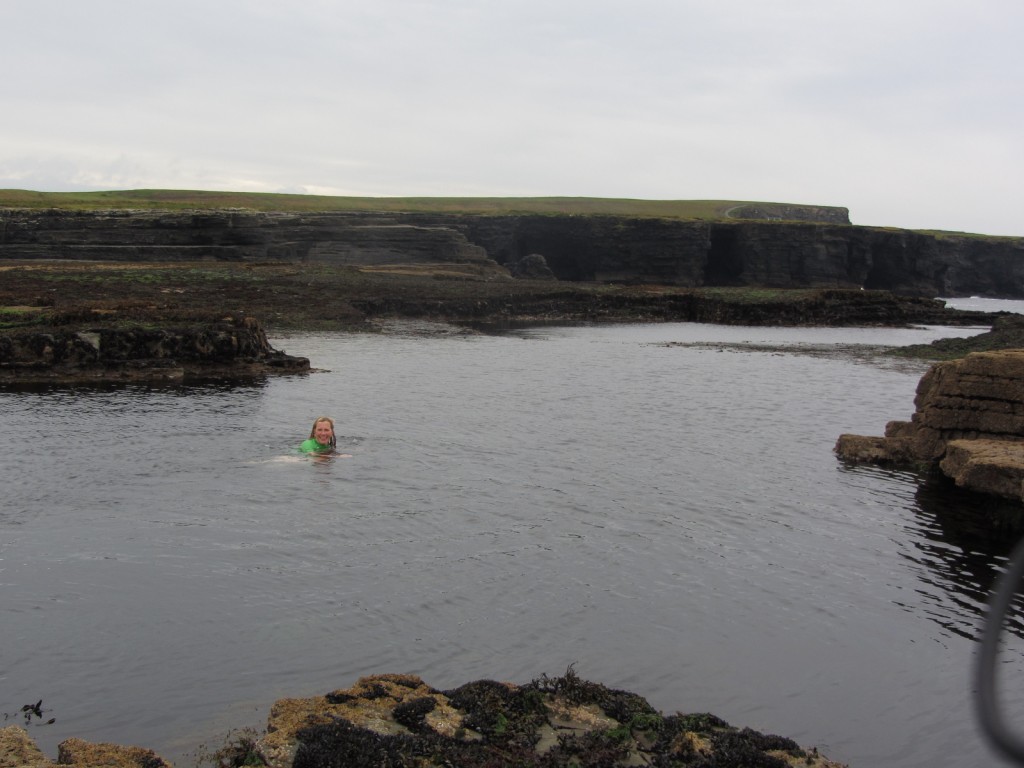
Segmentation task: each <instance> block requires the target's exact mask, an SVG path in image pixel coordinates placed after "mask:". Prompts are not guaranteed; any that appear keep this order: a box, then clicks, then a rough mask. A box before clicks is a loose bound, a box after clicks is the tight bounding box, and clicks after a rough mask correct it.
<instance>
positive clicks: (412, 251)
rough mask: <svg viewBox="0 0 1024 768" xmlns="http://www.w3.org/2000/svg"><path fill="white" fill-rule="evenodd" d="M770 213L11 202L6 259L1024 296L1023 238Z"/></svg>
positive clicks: (1, 234)
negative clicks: (290, 209)
mask: <svg viewBox="0 0 1024 768" xmlns="http://www.w3.org/2000/svg"><path fill="white" fill-rule="evenodd" d="M753 213H758V212H757V211H754V212H753ZM760 213H762V214H764V216H765V220H751V219H748V220H734V219H723V220H717V221H703V220H700V221H698V220H679V219H659V218H636V217H632V218H631V217H625V216H608V215H593V216H570V215H539V214H523V215H504V216H499V215H484V214H456V213H452V214H442V213H432V214H426V213H404V214H403V213H366V212H362V213H306V214H292V213H260V212H252V211H238V210H210V211H192V212H171V211H126V210H116V211H65V210H42V211H36V210H28V209H4V210H0V259H78V260H99V261H104V260H109V261H199V260H208V259H217V260H224V261H248V262H255V261H287V262H298V263H302V262H330V263H335V264H359V265H365V264H396V263H403V264H408V263H446V262H452V263H484V262H488V263H491V264H492V265H493V264H494V263H497V264H499V265H503V266H511V265H515V264H517V263H520V262H521V261H522V260H523V259H524V258H526V257H528V256H530V255H531V254H539V255H540V256H542V257H543V258H544V260H545V262H546V264H547V265H548V267H549V268H550V270H551V272H552V273H553V275H554V276H555V277H556V278H558V279H560V280H572V281H600V282H609V281H614V282H631V283H640V282H649V283H661V284H669V285H679V286H686V287H699V286H731V285H741V286H742V285H764V286H772V287H783V288H786V287H838V288H850V287H853V288H862V287H863V288H868V289H881V290H888V291H893V292H896V293H901V294H908V295H916V296H929V297H934V296H964V295H991V296H1004V297H1008V298H1019V297H1024V239H1022V238H1006V237H984V236H978V235H961V234H955V233H927V232H916V231H910V230H896V229H882V228H872V227H858V226H853V225H850V224H845V223H842V222H841V221H837V220H833V219H830V220H829V222H827V223H826V222H821V221H792V220H785V221H782V220H769V219H770V218H771V214H768V213H765V212H760ZM778 215H779V216H782V215H795V214H786V213H785V212H784V211H783V212H781V213H778Z"/></svg>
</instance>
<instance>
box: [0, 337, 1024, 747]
mask: <svg viewBox="0 0 1024 768" xmlns="http://www.w3.org/2000/svg"><path fill="white" fill-rule="evenodd" d="M977 332H980V331H979V330H978V329H975V330H973V331H971V330H967V329H902V330H896V331H879V330H868V329H751V328H734V327H728V328H726V327H718V326H698V325H692V324H682V325H679V324H676V325H650V326H624V327H601V328H564V329H553V328H548V329H533V330H528V331H518V332H516V333H515V334H508V335H504V336H496V337H483V336H467V335H443V334H438V335H436V336H431V337H429V338H413V337H407V336H402V335H393V336H387V335H384V336H358V335H353V336H344V335H341V336H331V335H324V336H297V337H293V338H289V339H287V340H284V344H281V343H278V344H276V345H275V346H287V348H288V350H289V352H291V353H292V354H301V355H304V356H308V357H310V358H311V359H312V360H313V361H314V365H316V366H318V367H321V368H325V369H329V372H327V373H319V374H312V375H309V376H302V377H291V378H288V379H277V378H275V379H269V380H267V381H263V382H257V383H253V384H251V385H247V386H240V387H233V386H209V387H153V388H147V387H139V386H125V387H114V388H109V387H108V388H96V389H87V390H50V391H42V392H13V393H12V392H0V431H2V432H3V434H4V435H5V437H6V438H7V439H8V440H9V444H10V445H12V446H16V447H17V450H10V451H8V455H6V456H5V460H4V463H3V465H2V468H0V487H3V488H4V494H5V497H6V501H7V504H5V505H4V506H3V508H2V510H3V511H2V512H0V597H2V600H0V647H3V648H4V649H5V654H4V657H3V661H2V663H3V664H4V666H3V668H2V669H0V691H2V692H3V693H2V696H4V697H12V698H11V700H9V701H3V702H0V709H3V710H4V711H12V710H13V709H16V708H17V707H19V706H20V705H21V704H22V703H24V702H25V701H29V700H30V699H31V700H32V701H33V702H34V701H35V700H37V699H39V698H43V699H44V700H45V703H46V705H47V706H49V707H52V708H53V710H54V713H55V714H56V716H57V718H58V721H57V723H56V724H55V725H54V726H51V727H50V728H49V729H45V730H44V729H38V730H37V731H35V732H34V733H33V735H39V737H40V740H41V742H42V743H43V746H44V748H46V749H47V751H48V752H54V751H55V744H56V742H57V741H59V740H61V739H63V738H66V737H68V736H71V735H77V736H82V737H85V738H90V739H94V740H118V741H130V742H133V743H139V744H144V745H146V746H150V747H153V748H156V749H157V750H158V751H163V752H166V753H167V754H168V755H169V756H171V757H178V758H181V756H182V755H183V753H185V752H187V751H188V750H189V749H190V748H193V747H194V746H195V745H196V744H198V743H200V742H203V741H206V742H207V743H210V741H211V740H215V739H216V738H217V737H218V736H219V735H222V734H223V733H224V732H225V731H226V730H227V729H228V728H231V727H238V726H245V725H254V724H259V723H261V722H262V721H263V720H264V719H265V717H266V712H267V708H268V707H269V705H270V703H272V702H273V700H274V699H276V698H278V697H281V696H286V695H288V696H292V695H310V694H313V693H321V692H323V691H327V690H331V689H334V688H337V687H340V686H345V685H349V684H351V683H352V682H354V680H355V679H356V678H357V677H358V676H360V675H364V674H368V673H373V672H387V671H396V672H414V673H417V674H421V675H422V676H424V678H425V679H427V680H428V682H430V683H432V684H434V685H436V686H439V687H446V686H454V685H457V684H460V683H462V682H465V681H467V680H472V679H479V678H495V679H509V680H518V681H526V680H529V679H530V678H532V677H535V676H537V675H539V674H541V673H549V674H558V673H561V672H562V671H564V669H565V668H566V667H567V666H568V665H569V664H572V663H575V664H576V665H577V670H578V671H579V672H580V674H581V675H583V676H585V677H590V678H592V679H596V680H600V681H602V682H605V683H607V684H609V685H612V686H614V687H620V688H625V689H629V690H634V691H636V692H638V693H642V694H643V695H645V696H647V697H648V698H649V699H650V700H651V702H652V704H654V705H655V706H656V707H658V708H660V709H663V710H666V711H674V710H683V711H712V712H715V713H717V714H719V715H721V716H723V717H725V718H726V719H727V720H730V721H732V722H735V723H736V724H738V725H749V726H751V727H754V728H757V729H759V730H766V731H771V732H777V733H784V734H786V735H788V736H791V737H793V738H795V739H797V740H798V741H800V742H803V743H806V744H809V745H817V746H819V747H821V748H822V749H823V751H825V752H826V753H828V754H830V755H832V756H833V757H835V758H837V759H841V760H844V761H849V762H850V763H851V764H854V765H885V766H908V767H909V766H917V765H924V764H927V765H933V766H944V765H949V766H953V765H961V764H977V763H978V762H979V761H980V760H982V759H986V760H987V752H986V751H985V747H984V746H983V745H982V744H981V742H980V739H979V737H978V736H977V734H976V733H975V729H974V727H973V721H972V716H971V710H970V699H969V687H970V686H969V679H968V676H969V666H970V661H971V657H972V653H973V650H974V647H975V641H974V639H973V638H974V636H975V634H976V625H977V620H978V618H979V616H980V615H981V613H982V611H983V600H984V596H985V593H986V590H987V588H988V585H989V584H990V583H991V580H992V578H993V575H994V574H995V573H996V572H998V570H999V569H1000V568H1001V567H1002V565H1003V563H1004V562H1005V556H1006V553H1007V551H1008V550H1009V547H1010V546H1011V544H1012V540H1013V538H1014V537H1015V536H1016V535H1017V533H1018V530H1017V529H1016V528H1015V527H1013V526H1009V524H1005V525H1004V524H1003V523H1001V525H1000V527H999V528H998V529H997V532H996V533H992V532H991V531H990V530H989V526H988V523H987V522H986V523H984V524H982V523H980V522H978V521H979V520H981V516H982V515H987V514H988V510H987V508H985V507H984V505H983V507H982V508H978V507H977V506H975V507H972V506H971V505H970V504H968V503H967V502H966V501H964V499H962V498H960V497H958V496H957V495H956V494H955V493H953V492H952V491H951V490H950V489H949V488H948V487H940V486H933V485H929V484H924V485H922V483H921V478H918V477H916V476H915V475H912V474H910V473H904V472H888V471H883V470H878V469H874V468H863V467H859V468H851V467H846V466H844V465H842V464H841V463H840V462H838V461H837V460H836V459H835V457H834V455H833V453H832V447H833V445H834V444H835V440H836V438H837V436H838V435H839V434H841V433H843V432H855V433H861V434H878V433H880V432H881V431H882V429H883V428H884V425H885V423H886V422H887V421H889V420H891V419H894V418H906V417H908V416H909V415H910V412H911V411H912V410H913V394H914V388H915V387H916V383H917V380H918V378H919V376H920V372H919V371H907V370H894V369H890V368H887V367H884V366H881V365H874V364H872V363H871V362H870V359H868V358H861V357H851V356H848V355H832V356H829V355H825V356H819V355H805V354H788V353H787V352H786V351H785V349H786V347H787V346H788V347H794V346H795V347H801V346H804V347H806V346H807V345H818V346H820V345H828V344H833V345H839V344H854V345H858V344H863V345H885V344H911V343H924V342H927V341H930V340H932V339H934V338H939V337H940V336H945V335H954V334H963V335H969V334H970V333H977ZM695 342H697V343H698V344H694V343H695ZM743 344H747V345H755V344H768V345H771V347H772V349H771V350H753V351H745V352H743V353H739V352H737V351H736V349H737V347H736V346H735V345H740V346H742V345H743ZM715 345H719V346H718V347H716V346H715ZM725 345H730V346H729V347H728V348H726V346H725ZM323 413H327V414H329V415H332V416H334V417H335V418H336V419H337V431H338V435H339V450H343V451H344V452H346V453H350V454H352V458H351V459H339V458H336V459H332V460H329V461H326V462H317V461H312V460H309V459H308V457H301V456H299V455H297V452H296V448H297V445H298V443H299V442H300V441H301V440H302V439H304V438H305V436H306V435H307V434H308V430H309V424H310V423H312V420H313V418H314V417H316V416H319V415H321V414H323ZM972 503H973V502H972ZM1004 522H1005V521H1004ZM1014 628H1015V631H1017V632H1018V634H1020V633H1019V627H1017V626H1016V625H1015V627H1014ZM1010 650H1011V651H1012V649H1010ZM1020 658H1021V657H1020V655H1019V654H1017V653H1015V652H1009V653H1008V654H1007V659H1008V663H1007V670H1008V671H1013V670H1015V669H1016V667H1017V666H1019V665H1020V664H1021V663H1022V662H1021V661H1020ZM1010 698H1011V699H1012V700H1013V701H1012V703H1015V704H1019V703H1021V702H1020V701H1019V699H1020V696H1015V695H1012V696H1011V697H1010ZM181 762H185V760H183V759H179V763H181ZM988 762H989V763H990V764H997V763H993V762H992V761H991V760H988Z"/></svg>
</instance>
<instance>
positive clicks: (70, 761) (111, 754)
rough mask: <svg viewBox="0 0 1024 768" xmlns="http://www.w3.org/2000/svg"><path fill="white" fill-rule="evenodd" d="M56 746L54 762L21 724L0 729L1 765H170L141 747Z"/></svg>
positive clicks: (90, 767) (91, 767) (156, 767)
mask: <svg viewBox="0 0 1024 768" xmlns="http://www.w3.org/2000/svg"><path fill="white" fill-rule="evenodd" d="M57 749H58V754H57V761H56V762H55V763H54V762H51V761H50V760H48V759H47V758H46V755H44V754H43V752H42V750H40V749H39V747H38V746H37V745H36V743H35V741H33V740H32V738H31V737H30V736H29V735H28V731H26V730H25V729H24V728H22V727H21V726H18V725H9V726H7V727H6V728H0V768H55V766H76V767H77V768H101V767H102V768H172V767H171V764H170V763H169V762H167V761H166V760H164V759H163V758H162V757H160V756H159V755H158V754H156V753H155V752H154V751H153V750H151V749H143V748H141V747H126V746H122V745H120V744H106V743H94V742H89V741H83V740H82V739H66V740H65V741H62V742H61V743H60V746H59V747H58V748H57Z"/></svg>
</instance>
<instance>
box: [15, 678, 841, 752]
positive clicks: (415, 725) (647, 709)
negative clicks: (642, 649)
mask: <svg viewBox="0 0 1024 768" xmlns="http://www.w3.org/2000/svg"><path fill="white" fill-rule="evenodd" d="M59 749H60V757H59V758H58V761H57V763H56V764H54V763H50V762H48V761H47V760H46V759H45V757H44V756H43V755H42V753H40V752H39V749H38V748H37V747H36V745H35V744H34V743H33V742H32V741H31V740H30V739H29V738H28V735H27V734H26V733H25V731H24V729H22V728H19V727H18V726H9V727H7V728H4V729H0V768H14V767H15V766H31V768H55V766H56V765H64V766H68V765H73V766H80V768H85V766H98V765H103V766H111V768H167V766H168V764H167V763H166V761H164V760H162V759H161V758H160V757H159V756H157V755H155V754H154V753H152V752H149V751H148V750H140V749H137V748H133V747H117V746H116V745H88V744H87V743H86V742H82V741H81V740H78V739H69V740H68V741H65V742H62V743H61V745H60V747H59ZM210 757H212V759H213V760H214V761H215V763H216V764H218V765H221V766H227V765H254V766H259V765H263V766H270V767H271V768H359V767H361V766H365V767H366V768H371V767H372V768H378V767H379V766H386V767H387V768H405V767H406V766H408V767H409V768H412V766H417V767H418V768H426V767H427V766H460V768H476V767H480V768H483V766H489V767H491V768H498V767H500V766H511V765H515V766H523V768H529V767H530V766H536V767H537V768H564V767H565V766H580V767H581V768H584V767H585V766H602V767H606V768H613V767H616V766H670V765H679V766H683V765H685V766H690V767H691V768H712V767H714V768H749V766H755V765H756V766H758V767H759V768H796V766H801V767H802V768H842V766H840V765H839V764H838V763H834V762H832V761H830V760H828V759H826V758H825V757H823V756H822V755H820V754H818V751H817V750H816V749H809V750H808V749H802V748H801V747H799V746H798V745H797V744H796V743H795V742H794V741H792V740H790V739H787V738H784V737H782V736H771V735H766V734H763V733H758V732H757V731H753V730H751V729H749V728H743V729H737V728H733V727H732V726H730V725H729V724H728V723H726V722H725V721H724V720H722V719H720V718H718V717H715V716H714V715H710V714H691V715H682V714H675V715H670V716H663V715H661V714H660V713H659V712H657V711H655V710H654V708H653V707H651V705H650V704H648V703H647V701H646V700H645V699H643V698H642V697H640V696H638V695H636V694H633V693H628V692H626V691H618V690H612V689H609V688H606V687H605V686H603V685H600V684H598V683H591V682H587V681H585V680H582V679H580V678H579V677H577V676H576V674H575V673H574V672H573V670H572V668H571V667H570V669H569V670H568V671H567V672H566V674H565V675H564V676H562V677H559V678H554V679H552V678H548V677H546V676H544V677H541V678H540V679H539V680H535V681H533V682H531V683H529V684H527V685H523V686H518V685H513V684H511V683H501V682H495V681H493V680H478V681H476V682H472V683H466V684H465V685H462V686H460V687H458V688H455V689H453V690H450V691H439V690H437V689H435V688H432V687H430V686H429V685H427V684H426V683H424V682H423V681H422V680H421V679H420V678H419V677H417V676H415V675H394V674H386V675H373V676H370V677H364V678H361V679H360V680H359V681H358V682H357V683H356V684H355V685H354V686H353V687H351V688H347V689H341V690H336V691H332V692H330V693H327V694H325V695H323V696H314V697H311V698H306V699H281V700H280V701H278V702H277V703H275V704H274V706H273V708H272V709H271V712H270V717H269V720H268V723H267V729H266V734H265V735H264V736H263V737H262V738H258V739H255V738H254V739H238V740H236V741H235V743H234V744H233V745H227V746H225V748H224V749H222V750H220V751H219V752H218V753H216V754H214V755H212V756H210Z"/></svg>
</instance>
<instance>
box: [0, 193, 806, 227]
mask: <svg viewBox="0 0 1024 768" xmlns="http://www.w3.org/2000/svg"><path fill="white" fill-rule="evenodd" d="M741 205H758V206H761V207H765V208H771V207H774V206H778V205H780V204H779V203H764V202H747V201H730V200H633V199H616V198H602V197H331V196H326V195H289V194H273V193H257V192H212V191H202V190H174V189H133V190H119V191H109V192H34V191H31V190H24V189H0V208H35V209H43V208H60V209H65V210H81V211H92V210H110V209H160V210H196V209H207V210H213V209H244V210H251V211H264V212H271V211H275V212H284V213H332V212H362V211H382V212H388V213H397V212H405V213H477V214H492V215H501V214H524V213H533V214H552V215H572V214H576V215H588V214H589V215H593V214H609V215H620V216H639V217H659V218H675V219H706V220H713V219H724V218H727V217H728V213H729V211H730V210H731V209H732V208H735V207H737V206H741ZM820 207H822V208H824V206H820Z"/></svg>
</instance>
